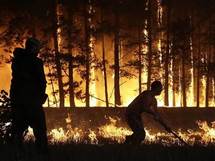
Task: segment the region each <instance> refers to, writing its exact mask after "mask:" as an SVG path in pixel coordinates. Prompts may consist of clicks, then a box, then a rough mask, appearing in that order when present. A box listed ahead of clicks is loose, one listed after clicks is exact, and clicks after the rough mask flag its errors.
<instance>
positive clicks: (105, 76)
mask: <svg viewBox="0 0 215 161" xmlns="http://www.w3.org/2000/svg"><path fill="white" fill-rule="evenodd" d="M103 15H104V13H103V9H102V7H101V23H103V21H104V18H103ZM102 65H103V72H104V85H105V103H106V107H109V101H108V86H107V69H106V53H105V37H104V32H102Z"/></svg>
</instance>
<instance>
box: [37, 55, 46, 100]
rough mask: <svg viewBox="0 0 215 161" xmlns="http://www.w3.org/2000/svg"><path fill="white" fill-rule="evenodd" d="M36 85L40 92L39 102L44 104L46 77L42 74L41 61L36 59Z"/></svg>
mask: <svg viewBox="0 0 215 161" xmlns="http://www.w3.org/2000/svg"><path fill="white" fill-rule="evenodd" d="M36 77H37V81H38V82H37V83H38V85H39V91H40V96H41V100H42V103H44V102H45V100H46V98H47V94H46V93H45V92H46V77H45V72H44V68H43V62H42V60H40V59H38V63H37V75H36Z"/></svg>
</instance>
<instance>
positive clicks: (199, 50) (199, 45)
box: [196, 26, 201, 107]
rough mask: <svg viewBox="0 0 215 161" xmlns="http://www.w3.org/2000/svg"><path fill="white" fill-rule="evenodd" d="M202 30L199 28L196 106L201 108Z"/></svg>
mask: <svg viewBox="0 0 215 161" xmlns="http://www.w3.org/2000/svg"><path fill="white" fill-rule="evenodd" d="M200 35H201V30H200V26H199V27H198V52H197V69H196V70H197V85H196V106H197V107H199V101H200V69H199V68H200V54H201V40H200V39H201V37H200Z"/></svg>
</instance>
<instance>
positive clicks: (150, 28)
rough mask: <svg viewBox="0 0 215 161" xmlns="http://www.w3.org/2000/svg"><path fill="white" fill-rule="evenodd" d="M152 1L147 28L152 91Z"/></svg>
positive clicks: (149, 83)
mask: <svg viewBox="0 0 215 161" xmlns="http://www.w3.org/2000/svg"><path fill="white" fill-rule="evenodd" d="M151 3H152V2H151V0H149V4H148V9H149V10H148V20H147V23H148V25H147V28H148V73H147V75H148V77H147V89H148V90H149V89H150V86H151V75H152V16H151V14H152V8H151Z"/></svg>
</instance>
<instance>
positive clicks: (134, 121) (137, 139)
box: [125, 115, 145, 144]
mask: <svg viewBox="0 0 215 161" xmlns="http://www.w3.org/2000/svg"><path fill="white" fill-rule="evenodd" d="M126 121H127V123H128V125H129V127H130V128H131V130H132V131H133V134H132V135H130V136H126V140H125V143H132V144H140V143H141V142H142V141H143V140H144V139H145V130H144V127H143V124H142V120H141V116H134V115H130V116H129V115H128V116H127V118H126Z"/></svg>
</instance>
